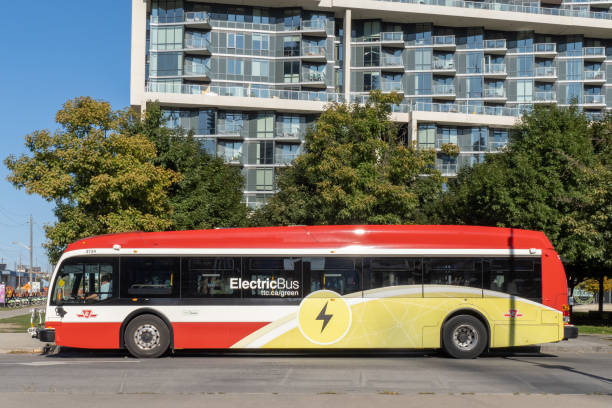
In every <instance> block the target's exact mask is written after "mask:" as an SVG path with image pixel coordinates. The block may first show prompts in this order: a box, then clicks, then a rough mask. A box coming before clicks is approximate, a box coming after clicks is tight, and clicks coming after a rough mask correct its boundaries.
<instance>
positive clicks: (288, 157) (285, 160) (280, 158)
mask: <svg viewBox="0 0 612 408" xmlns="http://www.w3.org/2000/svg"><path fill="white" fill-rule="evenodd" d="M299 155H300V154H299V153H292V154H291V153H285V154H278V155H276V157H275V163H276V164H278V165H281V166H288V165H290V164H291V163H292V162H293V161H294V160H295V159H296V158H297V157H298V156H299Z"/></svg>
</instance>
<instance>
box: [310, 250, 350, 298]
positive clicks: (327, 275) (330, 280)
mask: <svg viewBox="0 0 612 408" xmlns="http://www.w3.org/2000/svg"><path fill="white" fill-rule="evenodd" d="M303 259H304V296H306V295H307V294H308V293H312V292H316V291H317V290H323V289H325V290H330V291H332V292H336V293H338V294H340V295H347V294H352V293H356V292H361V281H362V276H361V269H362V268H361V263H362V262H361V261H362V260H361V258H340V257H338V258H337V257H312V258H303ZM359 294H360V295H361V293H359Z"/></svg>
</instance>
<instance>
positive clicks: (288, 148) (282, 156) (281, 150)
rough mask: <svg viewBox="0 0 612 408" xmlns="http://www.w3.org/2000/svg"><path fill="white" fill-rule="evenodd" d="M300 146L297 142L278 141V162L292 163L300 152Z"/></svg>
mask: <svg viewBox="0 0 612 408" xmlns="http://www.w3.org/2000/svg"><path fill="white" fill-rule="evenodd" d="M300 146H301V145H299V144H295V143H277V144H276V152H275V153H276V163H277V164H290V163H291V162H292V161H293V160H295V158H296V157H297V156H298V155H299V154H300Z"/></svg>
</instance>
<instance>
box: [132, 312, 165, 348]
mask: <svg viewBox="0 0 612 408" xmlns="http://www.w3.org/2000/svg"><path fill="white" fill-rule="evenodd" d="M124 339H125V347H126V348H127V349H128V351H129V352H130V354H131V355H133V356H134V357H136V358H155V357H159V356H161V355H162V354H164V353H165V352H166V350H168V347H169V346H170V330H168V326H166V323H164V321H163V320H162V319H160V318H159V317H157V316H154V315H150V314H145V315H140V316H136V317H135V318H134V319H132V320H131V321H130V323H129V324H128V325H127V327H126V329H125V335H124Z"/></svg>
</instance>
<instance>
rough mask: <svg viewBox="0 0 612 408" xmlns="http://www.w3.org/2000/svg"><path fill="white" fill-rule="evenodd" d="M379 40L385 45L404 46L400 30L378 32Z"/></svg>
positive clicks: (402, 34)
mask: <svg viewBox="0 0 612 408" xmlns="http://www.w3.org/2000/svg"><path fill="white" fill-rule="evenodd" d="M380 42H381V43H382V45H384V46H385V47H396V48H404V46H405V43H404V33H403V32H401V31H384V32H382V33H380Z"/></svg>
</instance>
